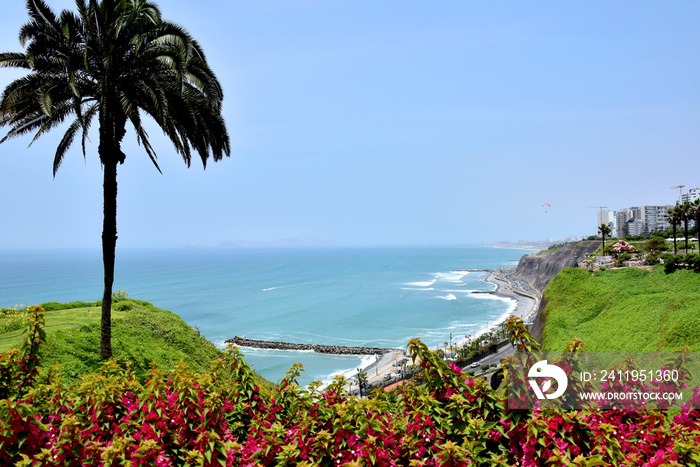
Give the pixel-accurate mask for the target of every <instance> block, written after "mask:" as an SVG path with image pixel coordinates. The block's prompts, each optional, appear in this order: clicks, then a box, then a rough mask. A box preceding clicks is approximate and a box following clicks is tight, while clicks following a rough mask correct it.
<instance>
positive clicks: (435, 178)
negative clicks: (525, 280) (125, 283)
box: [0, 0, 700, 248]
mask: <svg viewBox="0 0 700 467" xmlns="http://www.w3.org/2000/svg"><path fill="white" fill-rule="evenodd" d="M5 3H6V4H4V5H3V13H4V14H3V16H2V18H1V19H0V44H1V46H0V49H3V50H5V51H19V50H21V47H20V45H19V42H18V40H17V33H18V31H19V28H20V26H21V25H22V24H23V23H24V22H25V21H26V20H27V14H26V11H25V8H24V2H22V1H18V0H11V1H8V2H5ZM48 3H49V4H50V5H51V6H52V7H53V9H54V10H55V11H58V10H61V9H63V8H70V9H73V3H72V2H70V1H58V0H55V1H51V0H49V1H48ZM159 5H160V6H161V9H162V11H163V16H164V17H165V18H166V19H168V20H171V21H174V22H177V23H180V24H182V25H183V26H185V27H186V28H187V29H188V30H189V32H190V33H191V34H192V35H193V36H194V37H195V38H197V39H198V41H199V42H200V43H201V45H202V47H203V48H204V50H205V52H206V53H207V58H208V60H209V62H210V65H211V67H212V68H213V70H214V71H215V73H216V74H217V76H218V77H219V79H220V80H221V82H222V84H223V88H224V93H225V97H224V116H225V119H226V122H227V126H228V130H229V134H230V136H231V140H232V149H233V150H232V154H231V157H230V158H227V159H225V160H223V161H221V162H218V163H213V162H210V164H208V167H207V169H206V170H202V167H201V164H199V163H197V161H193V164H192V167H191V168H190V169H187V168H186V166H185V164H184V163H183V162H182V160H181V158H180V157H179V156H178V155H177V154H176V153H175V151H174V150H173V149H172V147H171V146H170V144H169V143H168V141H167V140H166V139H165V138H163V137H161V132H160V131H159V130H158V129H156V128H153V127H152V128H151V130H150V131H149V133H150V134H151V136H152V137H153V140H152V142H153V143H154V145H155V147H156V150H157V153H158V156H159V164H160V166H161V169H162V170H163V173H164V174H163V175H161V174H159V173H158V172H157V171H156V170H155V168H154V167H153V166H152V164H151V163H150V161H149V159H148V157H147V156H146V154H145V152H144V151H143V149H141V148H139V147H138V145H137V144H136V142H135V140H134V139H133V138H130V139H128V141H127V142H126V144H125V147H124V150H125V152H126V154H127V160H126V163H125V164H124V165H123V166H120V168H119V176H118V181H119V198H118V230H119V240H118V245H119V246H121V247H131V246H145V247H151V246H182V245H185V244H187V243H188V242H195V243H201V244H218V243H221V242H225V241H227V240H247V241H260V242H268V241H273V240H276V239H284V238H296V237H302V238H309V237H312V238H317V239H320V240H321V241H324V242H332V243H333V244H338V245H429V244H434V245H438V244H471V243H481V242H490V241H497V240H502V239H511V240H528V239H544V238H550V237H565V236H569V235H591V234H594V233H595V229H596V212H597V211H596V209H591V208H590V207H589V206H600V205H605V206H608V207H610V208H612V209H619V208H623V207H628V206H635V205H643V204H670V203H673V202H674V201H675V200H676V199H677V197H678V190H671V189H670V187H672V186H675V185H679V184H684V185H686V186H687V188H686V189H688V188H691V187H696V186H700V158H699V157H698V154H699V153H700V132H699V131H698V130H699V129H700V86H699V85H698V83H700V58H699V56H698V53H697V51H698V50H699V48H700V28H698V27H697V20H698V18H700V3H698V2H691V1H677V2H651V1H615V2H604V1H591V2H561V1H538V2H520V1H500V2H487V1H483V0H482V1H462V0H460V1H444V2H424V1H382V2H376V1H363V0H358V1H342V2H341V1H331V0H325V1H313V0H299V1H281V0H280V1H268V0H260V1H255V2H249V1H246V2H243V1H209V0H202V1H200V2H196V3H195V2H191V1H179V0H177V1H167V2H165V1H161V2H159ZM17 76H18V72H17V71H14V70H7V69H4V70H0V85H2V87H3V88H4V86H5V85H6V84H7V83H9V82H10V81H11V80H12V79H13V78H15V77H17ZM5 132H6V130H4V129H2V130H0V133H1V134H2V135H4V134H5ZM61 135H62V132H61V131H60V130H58V131H55V132H54V133H53V134H50V135H47V136H44V137H43V138H42V139H40V140H39V141H38V142H36V143H34V145H32V147H31V148H29V149H27V145H28V144H29V141H30V139H31V138H29V137H27V138H21V139H16V140H12V141H10V142H6V143H4V144H2V145H0V189H1V190H2V194H3V200H4V201H3V202H2V203H0V216H1V218H2V219H3V228H2V229H0V247H4V248H25V247H51V248H53V247H78V246H86V247H97V246H99V244H100V233H101V218H102V188H101V183H102V173H101V168H100V165H99V160H98V157H97V134H96V133H95V134H92V135H91V139H92V143H91V145H90V146H89V147H88V156H87V159H86V160H84V159H83V157H82V154H81V153H80V151H79V147H78V146H76V147H75V148H74V150H73V151H72V153H70V154H69V155H68V156H67V158H66V160H65V161H64V163H63V165H62V166H61V168H60V170H59V172H58V174H57V176H56V178H55V179H54V178H53V177H52V160H53V152H54V150H55V147H56V145H57V144H58V141H59V140H60V138H61ZM543 203H550V204H551V206H552V207H551V208H550V209H544V208H543V207H542V204H543Z"/></svg>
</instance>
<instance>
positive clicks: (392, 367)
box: [365, 269, 539, 384]
mask: <svg viewBox="0 0 700 467" xmlns="http://www.w3.org/2000/svg"><path fill="white" fill-rule="evenodd" d="M513 270H514V269H500V270H488V271H487V272H489V275H488V276H487V277H486V278H485V279H484V281H485V282H488V283H490V284H494V285H495V286H496V290H494V291H493V292H489V293H493V294H495V295H497V296H499V297H502V298H508V299H510V300H514V301H515V307H514V308H513V309H512V310H511V311H510V312H509V313H508V315H507V316H504V317H503V320H505V319H506V318H508V317H510V316H518V317H520V318H521V319H522V320H523V321H525V322H526V323H527V322H529V321H531V320H532V319H533V318H534V316H535V313H536V312H537V305H538V304H539V299H538V298H537V296H536V295H535V292H533V291H532V290H531V289H530V288H529V287H528V286H527V285H526V284H522V283H518V282H517V281H513V280H512V279H511V278H510V273H511V272H512V271H513ZM523 289H527V290H523ZM499 324H500V322H499V323H496V324H495V325H494V326H493V328H496V327H497V326H498V325H499ZM484 332H486V331H484ZM403 357H404V353H403V352H402V351H396V352H392V353H388V354H385V355H383V356H382V357H381V358H380V359H379V361H378V362H376V363H373V364H371V365H369V366H368V367H367V368H365V371H366V372H367V381H368V383H369V384H373V383H378V382H381V381H383V379H384V375H386V374H387V373H394V372H395V371H396V369H397V368H398V365H399V362H400V360H401V359H402V358H403Z"/></svg>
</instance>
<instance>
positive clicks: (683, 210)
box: [676, 201, 693, 255]
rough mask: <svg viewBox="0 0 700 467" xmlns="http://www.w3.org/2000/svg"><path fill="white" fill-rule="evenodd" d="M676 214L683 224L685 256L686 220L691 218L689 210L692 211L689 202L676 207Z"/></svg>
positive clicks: (686, 242) (686, 249)
mask: <svg viewBox="0 0 700 467" xmlns="http://www.w3.org/2000/svg"><path fill="white" fill-rule="evenodd" d="M676 209H677V210H678V213H679V215H680V218H681V221H682V222H683V233H684V234H685V254H686V255H687V254H688V220H690V218H691V217H692V214H691V210H692V209H693V208H692V206H691V205H690V202H689V201H686V202H685V203H683V204H681V205H678V206H676Z"/></svg>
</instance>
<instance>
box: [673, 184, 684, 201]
mask: <svg viewBox="0 0 700 467" xmlns="http://www.w3.org/2000/svg"><path fill="white" fill-rule="evenodd" d="M684 186H685V185H677V186H672V187H671V188H669V189H670V190H675V189H676V188H678V189H679V191H680V194H679V195H678V204H679V205H680V204H683V187H684Z"/></svg>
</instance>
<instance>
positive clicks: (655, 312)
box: [542, 266, 700, 352]
mask: <svg viewBox="0 0 700 467" xmlns="http://www.w3.org/2000/svg"><path fill="white" fill-rule="evenodd" d="M544 299H545V300H546V302H547V305H546V308H545V310H544V313H545V316H546V318H545V326H544V331H543V335H542V343H543V346H544V348H545V349H546V350H551V351H559V350H561V349H562V348H563V347H564V346H565V345H566V342H567V341H569V340H570V339H574V338H581V339H582V340H583V341H584V342H585V344H586V350H589V351H598V352H618V351H624V352H657V351H674V350H677V349H679V348H682V347H685V346H689V349H690V351H694V352H697V351H700V333H698V331H697V330H698V329H700V314H698V305H700V274H698V273H696V272H693V271H690V270H677V271H675V272H673V273H666V272H665V271H664V268H663V266H655V267H654V268H653V269H652V270H645V269H636V268H625V269H613V270H601V271H596V272H594V273H591V271H588V270H585V269H568V268H567V269H564V270H563V271H561V272H560V273H559V274H558V275H557V276H556V277H554V279H552V281H551V282H550V283H549V284H548V285H547V288H546V290H545V292H544Z"/></svg>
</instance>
